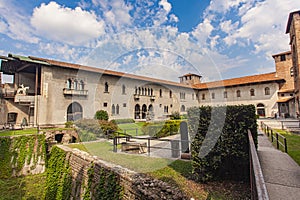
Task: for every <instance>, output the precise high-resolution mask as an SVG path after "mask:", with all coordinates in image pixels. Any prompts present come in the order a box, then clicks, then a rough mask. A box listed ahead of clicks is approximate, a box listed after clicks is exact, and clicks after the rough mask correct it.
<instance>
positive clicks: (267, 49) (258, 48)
mask: <svg viewBox="0 0 300 200" xmlns="http://www.w3.org/2000/svg"><path fill="white" fill-rule="evenodd" d="M299 7H300V1H298V0H286V1H281V0H264V1H260V2H255V3H254V0H251V1H245V0H239V1H233V0H232V1H221V0H213V1H212V2H211V4H210V6H209V7H208V8H207V10H206V13H207V16H206V17H207V18H209V19H211V17H210V15H208V13H222V14H224V13H230V12H231V11H232V10H234V9H235V10H236V9H238V15H239V16H237V17H240V23H238V21H236V22H232V21H231V20H227V19H226V17H224V19H221V20H223V21H221V22H220V28H221V30H222V31H223V32H225V33H227V34H228V35H227V36H226V37H225V38H224V39H223V41H224V42H225V43H226V44H227V45H228V46H231V45H236V44H237V45H239V46H241V47H242V46H248V45H249V44H251V43H253V44H254V48H255V51H254V52H255V53H261V54H265V56H266V57H267V58H268V59H271V57H270V55H271V54H274V53H278V52H281V51H286V50H288V49H289V45H288V35H285V28H286V23H287V18H288V13H290V12H291V11H293V10H294V9H295V8H299ZM214 20H217V19H214Z"/></svg>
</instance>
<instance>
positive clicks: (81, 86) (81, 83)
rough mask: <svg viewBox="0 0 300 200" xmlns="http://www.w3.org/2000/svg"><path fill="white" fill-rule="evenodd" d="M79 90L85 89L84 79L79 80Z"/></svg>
mask: <svg viewBox="0 0 300 200" xmlns="http://www.w3.org/2000/svg"><path fill="white" fill-rule="evenodd" d="M79 90H84V82H83V80H81V81H80V82H79Z"/></svg>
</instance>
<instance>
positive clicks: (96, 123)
mask: <svg viewBox="0 0 300 200" xmlns="http://www.w3.org/2000/svg"><path fill="white" fill-rule="evenodd" d="M75 125H76V126H77V127H78V132H79V138H80V140H81V141H82V142H85V141H92V140H96V137H104V136H106V135H107V131H112V132H115V131H116V130H117V129H118V126H117V125H116V124H114V123H113V122H111V121H110V122H109V121H106V120H96V119H81V120H78V121H76V122H75Z"/></svg>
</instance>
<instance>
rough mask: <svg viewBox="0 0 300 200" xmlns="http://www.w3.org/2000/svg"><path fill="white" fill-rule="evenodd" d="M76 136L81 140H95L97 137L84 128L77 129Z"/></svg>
mask: <svg viewBox="0 0 300 200" xmlns="http://www.w3.org/2000/svg"><path fill="white" fill-rule="evenodd" d="M78 136H79V139H80V141H81V142H88V141H95V140H96V139H97V137H96V134H94V133H92V132H89V131H86V130H79V131H78Z"/></svg>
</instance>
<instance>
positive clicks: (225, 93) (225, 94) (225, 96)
mask: <svg viewBox="0 0 300 200" xmlns="http://www.w3.org/2000/svg"><path fill="white" fill-rule="evenodd" d="M224 98H225V99H226V98H227V92H226V91H225V92H224Z"/></svg>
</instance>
